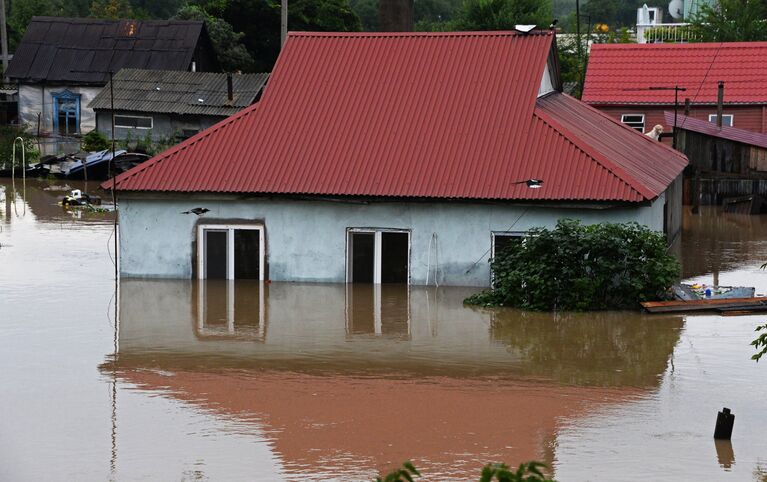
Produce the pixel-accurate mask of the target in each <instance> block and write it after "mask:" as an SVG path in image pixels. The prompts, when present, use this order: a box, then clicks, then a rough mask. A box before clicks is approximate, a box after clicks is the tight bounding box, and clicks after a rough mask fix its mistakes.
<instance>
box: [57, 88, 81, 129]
mask: <svg viewBox="0 0 767 482" xmlns="http://www.w3.org/2000/svg"><path fill="white" fill-rule="evenodd" d="M51 97H52V98H53V131H54V132H55V133H58V134H62V135H70V134H79V133H80V94H75V93H72V92H70V91H69V90H64V91H62V92H51Z"/></svg>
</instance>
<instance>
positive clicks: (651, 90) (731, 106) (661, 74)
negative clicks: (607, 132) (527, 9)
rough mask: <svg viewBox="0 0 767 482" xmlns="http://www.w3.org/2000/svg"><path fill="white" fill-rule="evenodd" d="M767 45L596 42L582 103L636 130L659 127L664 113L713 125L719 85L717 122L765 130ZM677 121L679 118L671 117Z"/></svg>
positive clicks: (664, 123) (668, 130)
mask: <svg viewBox="0 0 767 482" xmlns="http://www.w3.org/2000/svg"><path fill="white" fill-rule="evenodd" d="M765 65H767V42H732V43H668V44H595V45H593V46H592V47H591V53H590V55H589V63H588V67H587V69H586V77H585V82H584V86H583V95H582V96H581V100H582V101H583V102H585V103H587V104H589V105H590V106H592V107H596V108H597V109H599V110H601V111H603V112H605V113H607V114H609V115H610V116H612V117H613V118H615V119H617V120H619V121H621V122H623V123H624V124H626V125H628V126H630V127H633V128H634V129H636V130H638V131H642V132H648V131H650V130H651V129H652V128H653V127H654V126H655V125H658V124H660V125H662V126H663V127H664V132H666V133H671V132H672V131H673V121H672V122H671V123H670V124H669V122H668V121H667V120H666V119H665V117H664V114H663V112H664V111H673V110H674V95H675V92H674V87H680V88H683V89H686V90H684V91H680V92H678V109H677V110H678V113H683V111H684V102H685V98H689V99H690V102H691V108H690V113H689V116H690V117H692V118H696V119H701V120H705V121H710V122H713V123H716V114H717V96H718V84H719V82H720V81H722V82H723V83H724V102H723V105H724V111H723V114H724V115H723V119H722V124H723V125H724V126H731V127H737V128H739V129H745V130H749V131H754V132H761V133H767V75H765V70H764V69H765V67H764V66H765ZM677 121H678V117H677Z"/></svg>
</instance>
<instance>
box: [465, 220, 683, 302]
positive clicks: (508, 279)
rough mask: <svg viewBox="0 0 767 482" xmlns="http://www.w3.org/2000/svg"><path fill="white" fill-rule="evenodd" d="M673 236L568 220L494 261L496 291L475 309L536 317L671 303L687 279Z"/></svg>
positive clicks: (479, 297) (633, 226)
mask: <svg viewBox="0 0 767 482" xmlns="http://www.w3.org/2000/svg"><path fill="white" fill-rule="evenodd" d="M666 247H667V243H666V237H665V236H664V235H663V234H662V233H658V232H654V231H650V230H649V229H647V228H646V227H644V226H641V225H639V224H637V223H627V224H612V223H603V224H593V225H588V226H584V225H582V224H581V223H580V222H578V221H574V220H567V219H565V220H560V221H559V222H558V223H557V226H556V228H554V229H546V228H535V229H532V230H530V231H529V232H528V233H527V235H526V236H525V237H524V239H523V240H522V241H521V242H519V243H510V244H509V246H508V247H506V248H505V249H504V250H503V251H502V252H500V253H496V257H495V259H492V260H491V264H490V266H491V269H492V271H493V277H494V282H493V287H492V289H490V290H487V291H483V292H481V293H478V294H476V295H474V296H471V297H470V298H468V299H467V300H466V301H465V302H466V303H468V304H475V305H485V306H490V305H494V306H514V307H519V308H526V309H533V310H603V309H623V308H635V307H636V305H637V303H639V302H640V301H647V300H655V299H659V298H663V297H664V296H665V295H666V293H667V290H668V288H669V287H670V286H671V285H672V284H673V283H674V282H675V281H676V280H677V278H678V277H679V272H680V269H679V262H678V261H677V259H676V258H675V257H674V256H673V255H670V254H668V252H667V249H666Z"/></svg>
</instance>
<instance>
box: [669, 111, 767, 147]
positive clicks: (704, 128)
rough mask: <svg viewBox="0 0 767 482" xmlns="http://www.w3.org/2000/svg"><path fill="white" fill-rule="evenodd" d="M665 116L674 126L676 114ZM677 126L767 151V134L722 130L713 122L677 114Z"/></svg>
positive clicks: (741, 130) (727, 127)
mask: <svg viewBox="0 0 767 482" xmlns="http://www.w3.org/2000/svg"><path fill="white" fill-rule="evenodd" d="M663 114H664V116H665V117H666V124H668V125H670V126H673V125H674V113H673V112H664V113H663ZM676 125H677V126H678V128H679V129H685V130H688V131H693V132H700V133H701V134H706V135H709V136H712V137H719V138H721V139H728V140H731V141H735V142H740V143H741V144H748V145H749V146H757V147H762V148H765V149H767V134H760V133H758V132H752V131H747V130H745V129H738V128H737V127H729V126H722V127H721V128H720V127H717V126H716V124H715V123H713V122H708V121H705V120H703V119H696V118H694V117H687V116H685V115H682V114H677V119H676Z"/></svg>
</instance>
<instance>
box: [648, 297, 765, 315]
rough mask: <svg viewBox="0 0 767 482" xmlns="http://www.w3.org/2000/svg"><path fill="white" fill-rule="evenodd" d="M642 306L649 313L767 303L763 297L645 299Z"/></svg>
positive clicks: (708, 309)
mask: <svg viewBox="0 0 767 482" xmlns="http://www.w3.org/2000/svg"><path fill="white" fill-rule="evenodd" d="M641 305H642V308H644V309H645V310H647V311H649V312H650V313H672V312H684V311H711V310H716V309H717V308H740V307H749V306H760V305H767V299H765V298H722V299H703V300H690V301H645V302H643V303H641Z"/></svg>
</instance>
